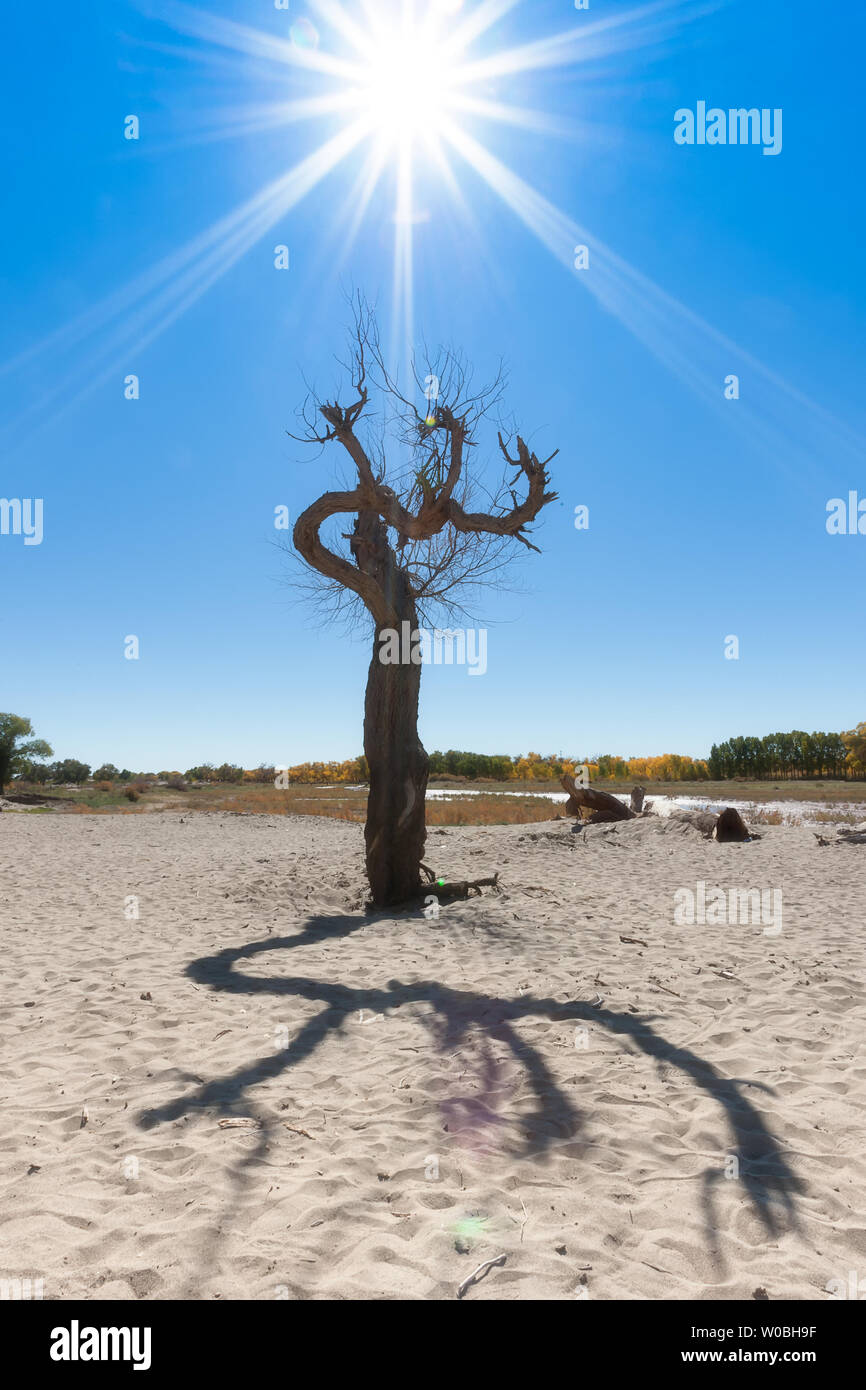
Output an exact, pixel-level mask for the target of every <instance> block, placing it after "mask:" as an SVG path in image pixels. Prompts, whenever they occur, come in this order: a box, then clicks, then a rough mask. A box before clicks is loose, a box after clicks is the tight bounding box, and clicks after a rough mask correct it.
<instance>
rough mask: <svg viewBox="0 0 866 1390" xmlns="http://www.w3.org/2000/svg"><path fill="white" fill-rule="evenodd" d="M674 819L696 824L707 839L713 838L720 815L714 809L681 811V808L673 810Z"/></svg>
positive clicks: (672, 816)
mask: <svg viewBox="0 0 866 1390" xmlns="http://www.w3.org/2000/svg"><path fill="white" fill-rule="evenodd" d="M671 819H672V820H684V821H688V823H689V825H694V826H695V827H696V828H697V829H698V830H700V832H701V834H702V835H703V836H704V838H705V839H707V840H710V839H712V835H713V831H714V830H715V828H716V822H717V820H718V816H717V815H715V813H714V812H713V811H681V810H679V809H677V810H675V811H671Z"/></svg>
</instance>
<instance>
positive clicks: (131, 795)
mask: <svg viewBox="0 0 866 1390" xmlns="http://www.w3.org/2000/svg"><path fill="white" fill-rule="evenodd" d="M123 795H124V796H125V797H126V799H127V801H137V800H138V798H139V796H140V795H141V793H140V792H139V791H138V790H137V789H136V788H135V787H124V789H123Z"/></svg>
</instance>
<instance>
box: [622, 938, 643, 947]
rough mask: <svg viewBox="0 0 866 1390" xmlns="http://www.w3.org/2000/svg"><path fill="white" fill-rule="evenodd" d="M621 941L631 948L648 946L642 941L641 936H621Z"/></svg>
mask: <svg viewBox="0 0 866 1390" xmlns="http://www.w3.org/2000/svg"><path fill="white" fill-rule="evenodd" d="M620 941H625V942H627V943H628V945H629V946H646V944H647V943H646V942H645V941H641V939H640V937H639V936H621V937H620Z"/></svg>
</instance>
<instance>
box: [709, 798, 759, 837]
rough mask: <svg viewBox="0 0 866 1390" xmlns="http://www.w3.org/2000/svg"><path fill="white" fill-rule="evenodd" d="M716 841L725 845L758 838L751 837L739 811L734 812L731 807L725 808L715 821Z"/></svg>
mask: <svg viewBox="0 0 866 1390" xmlns="http://www.w3.org/2000/svg"><path fill="white" fill-rule="evenodd" d="M716 839H717V840H719V841H721V843H722V844H726V843H729V842H731V841H736V840H757V839H758V836H757V835H752V833H751V832H750V830H749V827H748V826H747V825H746V822H745V821H744V820H743V817H742V816H741V815H740V813H739V811H735V810H734V808H733V806H726V807H725V809H724V811H722V813H721V815H720V816H719V819H718V820H717V821H716Z"/></svg>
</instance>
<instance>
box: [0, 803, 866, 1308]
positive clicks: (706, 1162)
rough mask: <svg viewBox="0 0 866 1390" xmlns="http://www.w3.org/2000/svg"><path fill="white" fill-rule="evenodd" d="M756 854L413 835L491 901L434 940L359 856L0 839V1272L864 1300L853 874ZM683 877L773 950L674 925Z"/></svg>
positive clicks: (29, 818)
mask: <svg viewBox="0 0 866 1390" xmlns="http://www.w3.org/2000/svg"><path fill="white" fill-rule="evenodd" d="M762 834H763V838H762V839H761V840H760V842H758V843H753V844H747V845H718V844H715V843H713V842H706V841H704V840H703V839H701V838H700V836H699V835H698V834H697V832H695V831H694V830H693V829H692V828H691V827H687V826H682V825H677V824H676V823H673V822H660V821H659V822H653V823H650V822H640V823H632V824H629V825H625V826H617V827H598V828H597V829H592V830H590V831H587V832H584V833H583V834H580V835H575V834H573V833H572V830H571V826H570V824H569V823H565V822H563V823H551V824H548V825H545V826H506V827H496V828H478V829H449V830H439V831H433V832H432V833H431V835H430V838H429V840H428V851H427V860H428V862H429V863H430V864H431V865H432V866H433V867H435V868H436V870H437V872H439V873H440V874H443V875H446V876H447V877H457V876H463V875H469V876H475V875H481V874H485V873H489V872H491V871H493V870H497V869H498V870H499V871H500V873H501V876H502V889H501V891H500V892H498V893H495V892H493V893H491V892H490V891H489V890H486V891H485V895H484V897H483V898H475V899H474V900H471V901H468V902H463V903H459V904H456V905H454V906H451V907H447V908H444V909H443V910H442V912H441V915H440V916H439V918H438V920H435V919H431V918H427V917H425V916H424V914H423V912H422V911H418V912H415V913H404V914H401V915H400V916H396V917H395V916H391V917H387V916H384V917H383V916H378V917H375V916H373V917H367V916H365V915H364V913H363V911H362V909H361V904H362V897H363V877H362V848H363V844H362V832H361V830H360V829H359V828H358V827H357V826H352V825H348V824H342V823H338V822H333V821H328V820H323V819H315V818H300V817H299V818H292V819H283V818H269V817H260V816H230V815H216V814H214V815H206V814H191V815H190V814H187V815H184V816H183V817H181V816H180V815H178V814H176V813H175V814H170V813H165V814H154V815H148V816H134V815H127V816H99V817H91V816H80V817H71V816H54V815H28V814H8V813H5V814H3V815H0V900H2V905H0V950H2V961H3V989H2V1001H0V1047H2V1074H0V1277H2V1278H6V1279H15V1278H21V1279H25V1278H28V1277H29V1278H31V1279H42V1280H43V1288H44V1297H45V1298H61V1299H62V1298H73V1297H85V1298H87V1297H91V1298H118V1299H129V1298H172V1297H174V1298H177V1297H181V1298H204V1299H211V1298H223V1299H233V1298H253V1299H274V1298H277V1299H279V1298H292V1299H294V1298H310V1297H313V1298H351V1299H358V1298H364V1299H366V1298H394V1297H410V1298H421V1299H431V1298H454V1297H455V1293H456V1289H457V1286H458V1285H459V1284H460V1282H461V1281H462V1280H464V1279H465V1278H466V1277H467V1276H468V1275H469V1274H470V1273H471V1272H472V1271H473V1270H474V1269H475V1268H476V1266H477V1265H479V1264H480V1263H481V1262H482V1261H484V1260H487V1259H490V1258H493V1257H495V1256H497V1255H499V1254H503V1253H504V1254H505V1255H506V1256H507V1259H506V1261H505V1263H504V1265H499V1266H497V1267H495V1268H493V1269H492V1270H491V1271H490V1272H489V1273H488V1274H487V1275H486V1277H484V1278H483V1279H482V1280H481V1281H480V1282H479V1283H477V1284H475V1285H474V1286H472V1287H471V1288H470V1289H469V1290H468V1292H467V1294H466V1297H467V1298H469V1299H491V1298H493V1299H527V1298H554V1299H574V1298H578V1299H582V1298H590V1299H592V1298H598V1299H635V1298H649V1299H665V1298H667V1299H671V1298H672V1299H682V1298H697V1299H726V1298H749V1297H751V1296H752V1295H753V1293H754V1291H755V1290H756V1289H759V1288H761V1289H764V1290H766V1292H767V1294H768V1296H769V1297H770V1298H771V1299H792V1298H796V1299H827V1298H828V1297H830V1294H829V1293H828V1292H827V1291H826V1288H827V1285H828V1282H829V1281H831V1280H834V1279H836V1280H839V1281H840V1285H839V1286H835V1287H837V1288H841V1286H842V1284H845V1285H847V1283H848V1280H849V1272H850V1271H852V1270H853V1271H858V1272H859V1275H858V1277H860V1278H862V1277H863V1276H864V1275H866V1196H864V1188H866V1182H864V1179H866V1161H864V1158H863V1154H864V1100H866V1070H864V1062H863V1055H862V1051H861V1048H862V1039H863V1034H864V1028H863V1021H864V1001H863V990H862V981H863V969H862V967H863V957H864V946H863V943H864V934H866V924H864V915H866V914H864V903H866V847H855V846H848V847H842V846H840V847H837V846H831V847H828V848H821V847H819V846H818V845H817V842H816V840H815V837H814V836H813V835H812V834H811V832H809V831H808V830H804V829H798V828H788V827H767V828H764V830H763V831H762ZM699 881H701V882H704V883H705V884H707V885H708V890H707V891H709V888H711V887H715V886H720V887H724V888H730V887H741V888H758V889H765V890H774V889H775V890H780V891H781V893H782V902H783V925H782V930H781V932H780V933H779V934H774V928H772V927H771V928H769V930H768V929H767V928H765V926H764V925H763V924H762V923H761V921H760V920H758V921H757V922H748V923H747V924H745V925H741V924H739V922H734V923H733V924H727V923H726V924H724V925H701V924H699V923H695V925H688V924H686V925H683V924H682V922H680V923H678V922H677V921H676V920H675V901H676V899H675V894H676V893H677V891H678V890H684V889H689V890H691V891H692V892H694V893H695V894H697V887H696V885H697V883H698V882H699ZM134 899H137V903H136V902H135V901H133V900H134ZM136 911H137V912H138V916H137V918H136V916H135V912H136ZM624 937H630V938H632V939H631V940H628V941H626V940H623V938H624ZM225 1120H247V1121H249V1122H250V1123H249V1124H247V1125H246V1126H227V1127H221V1123H220V1122H221V1121H225ZM864 1287H866V1285H864Z"/></svg>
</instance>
